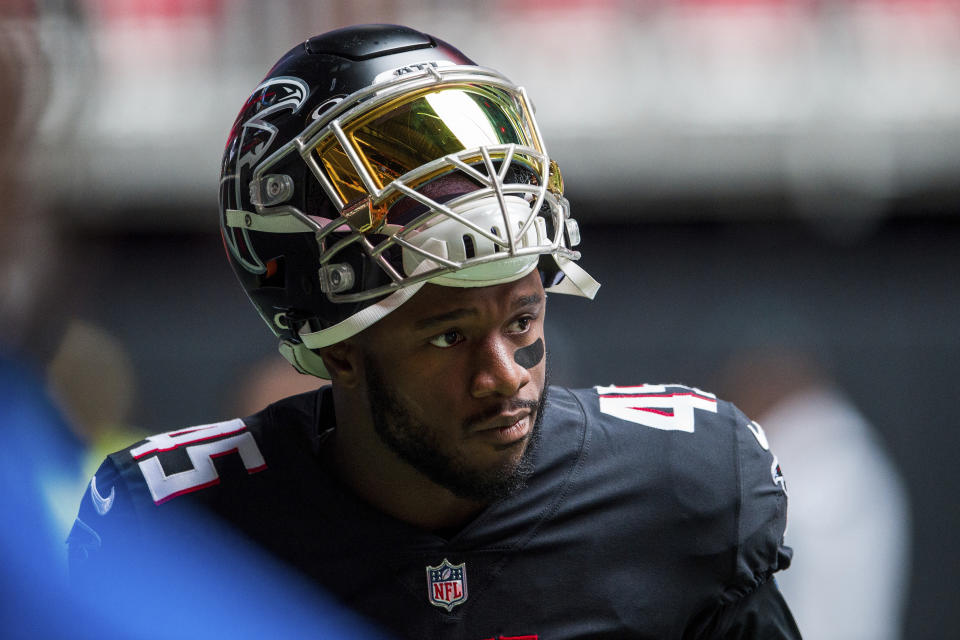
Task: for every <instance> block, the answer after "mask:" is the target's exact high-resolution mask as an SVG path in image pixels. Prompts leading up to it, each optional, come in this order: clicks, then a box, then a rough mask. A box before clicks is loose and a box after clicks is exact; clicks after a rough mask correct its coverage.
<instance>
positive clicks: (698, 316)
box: [0, 0, 960, 638]
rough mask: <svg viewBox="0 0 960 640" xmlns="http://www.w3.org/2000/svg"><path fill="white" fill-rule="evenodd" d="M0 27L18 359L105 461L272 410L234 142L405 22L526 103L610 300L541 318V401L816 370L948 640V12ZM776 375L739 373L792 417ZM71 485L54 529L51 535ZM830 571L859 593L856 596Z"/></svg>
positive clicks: (953, 325) (224, 7)
mask: <svg viewBox="0 0 960 640" xmlns="http://www.w3.org/2000/svg"><path fill="white" fill-rule="evenodd" d="M4 1H5V3H6V2H8V3H9V6H10V7H13V8H14V9H15V10H14V11H11V12H10V14H9V15H8V16H5V19H4V24H3V28H4V32H5V34H6V36H7V42H6V43H5V44H4V47H6V48H7V49H8V51H12V52H13V53H14V54H17V53H18V52H19V53H22V54H23V55H22V58H21V59H23V60H25V61H26V62H25V64H24V65H23V68H22V71H23V81H22V84H21V86H19V88H18V91H19V92H20V94H21V99H22V100H23V104H24V105H25V107H24V108H23V109H22V110H21V111H20V112H18V113H13V114H9V113H7V112H6V111H4V112H0V114H2V116H3V117H5V118H6V119H7V120H8V121H5V122H0V125H2V127H3V130H4V131H5V132H7V133H8V136H7V140H6V142H5V145H7V146H8V151H7V153H8V154H9V155H10V156H11V157H12V158H13V160H12V161H10V162H9V164H10V165H11V166H14V165H15V166H19V167H23V168H24V172H23V174H22V175H21V176H19V178H20V182H19V183H17V186H7V184H6V183H4V187H5V188H7V189H10V190H11V191H10V192H9V193H8V194H5V195H4V198H5V201H4V203H3V204H4V209H3V215H4V216H5V217H6V218H7V222H10V221H16V222H15V223H12V224H8V223H7V222H5V224H4V226H3V230H4V234H5V235H6V238H5V242H4V245H3V246H4V251H5V253H6V254H7V255H6V256H5V257H4V258H5V259H4V261H3V264H4V269H3V272H2V275H3V280H2V281H0V286H2V295H3V306H4V309H5V314H6V315H9V316H11V317H14V318H15V320H9V323H10V324H9V326H6V325H5V326H4V334H3V340H4V342H8V343H10V344H12V345H14V346H15V347H16V348H17V349H19V351H20V353H28V354H30V357H32V358H33V359H34V362H35V363H38V364H37V366H39V367H41V368H42V370H43V371H44V372H45V373H46V375H47V380H48V385H49V387H50V389H51V392H52V393H53V395H54V396H55V397H56V398H57V401H58V402H59V403H60V405H61V407H62V408H63V410H64V412H65V414H66V415H67V417H68V419H70V421H71V423H72V424H73V426H74V428H75V429H77V430H78V433H79V434H80V437H81V438H82V439H84V440H86V441H87V442H89V443H91V446H92V447H94V450H95V452H96V453H93V454H91V458H95V457H98V456H100V455H102V454H103V453H104V452H105V451H106V450H108V449H111V448H117V447H119V446H121V445H122V444H123V441H124V440H127V439H136V438H137V436H136V433H138V432H144V431H147V432H152V431H166V430H170V429H173V428H177V427H181V426H185V425H189V424H198V423H203V422H210V421H214V420H218V419H222V418H225V417H229V416H231V415H234V414H235V413H237V412H240V411H242V410H243V408H244V407H247V406H249V405H248V404H244V403H245V401H247V400H249V397H250V396H251V394H252V393H253V391H252V390H251V389H252V388H253V386H256V388H257V389H261V390H262V389H263V381H262V380H261V381H259V382H257V381H254V380H253V379H252V378H251V376H252V375H253V374H254V373H255V372H256V371H262V370H265V368H266V367H267V366H268V365H269V366H271V367H273V366H276V364H277V360H278V358H279V356H278V355H276V352H275V345H274V343H273V341H272V340H271V337H270V335H269V332H268V331H267V330H266V329H265V328H264V327H263V326H262V325H261V323H260V321H259V319H258V318H257V316H256V314H255V313H254V312H253V311H252V309H251V308H250V307H249V304H248V303H247V301H246V299H245V297H244V295H243V293H242V290H241V289H240V287H239V286H237V284H236V283H235V281H234V276H233V274H232V273H231V272H230V270H229V267H228V264H227V262H226V260H225V259H224V256H223V252H222V246H221V242H220V238H219V234H218V227H217V202H216V197H217V187H216V185H217V177H218V171H219V161H220V155H221V153H222V149H223V144H224V141H225V140H226V136H227V132H228V130H229V128H230V126H231V124H232V122H233V119H234V117H235V116H236V113H237V111H238V110H239V108H240V106H241V105H242V103H243V101H244V100H245V99H246V97H247V95H248V94H249V92H250V91H251V90H252V88H253V87H254V86H255V84H256V82H257V81H258V80H259V79H260V77H262V76H263V75H264V74H265V73H266V71H267V69H268V68H269V66H270V65H271V64H272V63H273V61H274V60H275V59H276V58H277V57H279V55H280V54H282V53H283V52H285V51H286V50H287V49H288V48H290V47H291V46H292V45H293V44H294V43H296V42H297V41H298V40H302V39H304V38H306V37H308V36H310V35H314V34H316V33H319V32H322V31H326V30H329V29H333V28H337V27H340V26H345V25H348V24H352V23H358V22H396V23H404V24H409V25H410V26H413V27H415V28H419V29H421V30H424V31H426V32H428V33H431V34H434V35H436V36H438V37H440V38H443V39H445V40H447V41H449V42H451V43H453V44H454V45H455V46H457V47H458V48H460V49H461V50H463V51H464V52H465V53H466V54H467V55H469V56H471V57H472V58H473V59H475V60H476V61H478V62H479V63H481V64H484V65H488V66H492V67H495V68H498V69H500V70H502V71H503V72H504V73H506V74H507V75H508V76H509V77H511V78H512V79H513V80H514V81H516V82H518V83H519V84H522V85H523V86H525V87H527V89H528V90H529V92H530V95H531V97H532V98H533V100H534V102H535V103H536V105H537V107H538V118H539V120H540V125H541V128H542V130H543V133H544V136H545V138H546V141H547V144H548V145H549V147H550V152H551V155H552V156H554V157H555V158H556V159H557V161H558V162H559V164H560V166H561V167H562V169H563V171H564V177H565V179H566V184H567V195H568V196H569V198H570V200H571V202H572V205H573V208H574V213H575V215H576V217H577V218H578V219H579V221H580V223H581V228H582V230H583V236H584V245H583V247H582V250H583V254H584V259H583V264H584V265H585V266H586V267H587V268H588V269H589V270H590V271H591V272H592V273H593V274H594V275H595V276H596V277H597V278H598V279H599V280H600V281H601V282H602V283H603V285H604V286H603V288H602V289H601V291H600V294H599V296H598V299H597V301H596V302H595V303H593V304H586V303H584V302H583V301H577V300H560V299H551V316H550V318H549V326H548V331H549V337H550V341H551V347H552V354H551V357H552V366H553V377H554V381H555V382H559V383H562V384H570V385H590V384H608V383H617V384H631V383H639V382H674V381H676V382H682V383H685V384H691V385H695V386H699V387H702V388H706V389H711V390H719V391H721V392H724V393H727V395H733V396H735V397H738V394H745V395H740V396H739V397H738V400H740V402H741V404H743V405H744V406H747V405H750V404H751V402H752V399H756V397H755V396H754V395H752V393H760V392H752V391H747V392H745V391H744V389H754V387H751V386H750V384H752V383H748V382H745V374H744V363H745V362H756V360H755V358H756V357H757V354H758V353H761V354H764V357H766V358H767V360H769V358H770V357H771V354H774V355H776V354H784V353H788V354H793V355H796V354H802V355H803V357H804V358H805V359H806V360H805V361H806V362H813V361H815V362H816V365H815V367H816V370H817V372H818V374H817V377H818V378H819V379H821V380H829V381H830V382H829V385H830V386H831V387H833V388H835V389H838V390H841V391H842V393H843V394H844V395H845V396H846V397H847V398H849V400H850V401H851V403H852V405H853V406H855V407H856V408H857V409H858V410H859V413H860V414H861V416H862V418H863V419H864V422H866V423H869V424H871V425H872V429H873V431H872V432H871V433H872V435H871V436H870V437H869V438H868V439H869V440H870V442H872V443H873V444H874V445H876V446H877V448H876V451H883V452H885V453H882V454H880V455H881V457H882V458H883V460H884V463H883V466H882V469H885V470H886V471H885V472H883V473H881V476H884V477H885V479H886V480H890V479H891V478H893V480H892V482H893V486H894V487H895V486H896V485H897V484H898V482H902V485H903V486H905V488H906V499H905V501H904V509H903V510H902V511H900V512H897V513H896V514H895V515H894V516H893V517H894V518H895V519H898V520H899V521H901V522H902V523H903V535H904V539H905V540H907V541H908V542H907V543H906V544H907V548H908V554H907V560H906V562H907V567H908V573H907V574H906V575H907V578H906V580H905V581H904V582H903V583H902V585H901V587H902V589H901V591H902V598H901V602H902V603H903V607H904V608H903V616H902V618H898V617H897V616H896V614H893V617H892V618H891V619H893V620H894V621H895V624H897V625H900V626H902V629H900V630H899V635H898V633H897V631H896V630H895V632H894V634H893V635H891V637H904V638H948V637H958V635H960V610H958V609H957V608H956V607H955V606H950V604H949V603H951V602H957V601H958V599H960V582H958V581H957V580H956V576H957V573H958V569H960V551H958V549H957V547H956V545H955V544H953V536H954V535H955V532H956V531H957V530H960V509H958V508H957V507H956V504H955V496H956V495H957V491H958V489H960V483H958V482H957V479H956V474H955V472H953V471H952V469H953V467H954V464H955V458H956V456H957V453H958V451H960V446H958V445H960V429H958V426H960V425H958V418H957V415H958V413H957V411H956V410H955V409H956V405H957V400H958V398H960V394H958V393H957V391H956V390H953V391H951V389H953V388H954V387H953V385H954V384H955V383H956V381H957V379H958V377H960V289H958V287H957V285H956V281H955V280H954V278H956V277H957V275H958V272H960V268H958V267H960V218H958V214H960V175H958V173H960V2H955V1H948V0H678V1H666V0H660V1H655V0H647V1H644V0H633V1H629V0H552V1H551V0H528V1H527V2H522V3H516V2H507V1H506V0H497V1H490V2H482V3H481V2H441V1H440V0H419V1H415V0H407V1H388V0H336V1H333V0H331V1H329V2H320V1H314V2H307V1H302V0H296V1H295V0H286V1H280V0H271V2H262V1H260V0H196V1H189V0H154V1H149V0H74V1H69V2H68V1H66V0H45V1H37V2H27V1H18V0H4ZM13 59H16V58H13ZM24 130H29V131H30V132H32V133H31V135H30V137H25V136H24V135H22V134H23V131H24ZM4 166H6V165H4ZM951 274H953V275H951ZM31 292H32V293H31ZM6 315H5V317H6ZM16 318H19V321H16ZM571 318H574V320H573V321H571ZM786 360H787V359H782V360H780V361H779V362H780V364H781V365H782V366H780V368H779V369H778V368H777V366H774V367H773V369H772V370H768V369H762V368H761V367H760V365H757V366H756V367H755V368H753V369H751V367H750V366H749V365H748V366H746V370H747V371H748V372H749V371H754V372H755V373H757V372H760V371H764V372H766V373H765V380H764V381H765V382H767V383H769V386H771V387H776V386H777V385H778V384H780V383H782V384H783V386H786V387H789V384H788V383H789V382H790V381H792V380H794V379H795V378H791V377H790V375H788V372H787V369H788V366H787V364H786ZM768 364H769V362H768ZM770 371H772V373H770ZM807 373H809V371H808V370H807ZM278 375H280V376H282V374H278ZM778 376H779V377H778ZM746 377H749V376H746ZM808 377H809V376H808ZM278 379H280V378H278ZM804 379H806V378H804ZM304 382H309V381H304V380H293V381H292V382H289V383H282V384H281V385H280V386H281V387H282V388H283V385H284V384H288V385H290V386H288V387H285V388H289V389H293V388H295V387H296V386H297V385H302V384H304ZM753 382H755V381H753ZM798 384H799V383H798ZM771 402H772V401H771ZM756 406H757V410H758V411H760V410H763V409H766V408H768V407H767V406H765V405H763V403H762V402H760V400H757V402H756ZM771 430H772V431H774V433H772V434H771V441H772V443H773V445H774V448H775V449H776V446H777V434H776V433H775V431H776V429H771ZM783 437H784V439H786V436H783ZM823 440H824V441H823V442H822V446H823V448H824V451H830V450H831V448H832V447H833V446H834V443H833V442H832V441H830V438H829V437H828V438H824V439H823ZM840 442H842V439H840V438H838V444H836V446H838V447H839V446H842V445H841V444H839V443H840ZM114 445H115V446H114ZM871 446H873V445H871ZM818 455H819V454H818ZM787 457H788V456H786V455H782V458H783V459H784V461H785V464H784V472H785V474H786V477H787V480H788V485H789V482H790V478H791V470H790V467H789V465H788V464H786V459H787ZM848 464H849V465H850V466H851V468H850V469H848V471H849V473H847V474H843V475H838V476H836V479H835V481H834V482H832V484H829V490H830V491H832V492H834V493H836V494H838V495H842V496H845V497H848V498H849V499H850V501H851V504H855V505H856V506H855V507H854V508H856V509H860V508H866V509H871V508H873V507H877V508H882V506H883V505H884V504H886V503H887V498H888V494H887V493H886V491H888V489H886V487H887V485H886V484H883V482H880V481H877V482H875V481H873V480H872V479H871V476H870V474H868V473H862V474H861V473H859V472H858V471H859V469H858V468H857V467H856V466H855V465H856V464H857V462H856V461H851V462H849V463H848ZM884 474H885V475H884ZM882 479H883V478H882ZM83 484H84V481H80V483H79V484H78V485H77V486H78V487H79V489H74V488H70V487H69V486H68V487H67V488H63V487H61V489H60V490H59V494H57V495H58V496H59V497H57V496H54V498H52V499H51V500H52V502H53V503H56V504H60V505H66V506H60V507H58V508H59V510H60V513H59V515H58V517H59V519H60V520H61V521H62V522H64V523H65V524H64V525H63V526H68V525H69V522H70V520H71V518H72V512H73V510H74V508H75V504H76V501H77V500H78V499H79V495H80V493H81V492H82V489H83ZM890 490H891V491H895V489H890ZM53 493H57V492H53ZM74 494H75V495H74ZM798 499H799V498H798ZM891 499H892V498H891ZM58 500H59V502H58ZM907 505H908V506H907ZM798 526H799V525H798ZM877 537H882V534H881V533H879V532H877V531H875V530H872V529H871V528H870V527H867V528H866V529H864V530H862V531H861V532H860V535H858V536H856V538H855V540H854V541H853V542H852V544H854V545H856V546H857V547H859V548H860V549H867V550H869V551H870V552H871V553H873V551H874V549H876V551H875V564H876V566H878V567H880V568H881V571H882V570H883V567H886V566H894V567H895V566H897V563H899V562H901V561H903V558H902V557H901V558H896V557H895V558H891V557H890V556H888V555H887V554H886V552H885V551H883V549H882V548H881V547H882V545H879V544H877V542H876V539H877ZM848 543H849V541H848ZM839 555H841V556H843V554H839ZM802 558H803V552H802V551H801V550H799V549H798V551H797V558H796V562H797V563H798V564H799V563H801V562H803V559H802ZM834 566H835V572H836V575H835V576H833V578H835V579H836V580H838V581H840V582H841V583H843V580H841V577H846V578H850V580H849V581H848V582H846V583H844V584H849V585H850V586H849V587H848V588H850V589H857V588H858V584H859V585H860V586H862V587H863V588H865V589H866V588H867V587H868V586H869V584H868V583H869V581H870V580H872V579H873V578H872V573H871V572H870V571H866V572H865V573H864V572H863V571H862V570H861V569H860V568H856V567H846V566H844V565H843V562H842V560H837V561H836V562H835V563H834ZM874 568H875V567H874ZM891 572H892V573H894V574H895V573H896V570H895V569H894V570H891ZM829 580H830V578H829V577H827V578H825V582H824V586H827V585H826V581H829ZM897 620H899V622H896V621H897ZM800 622H801V628H804V620H802V619H801V620H800ZM851 637H853V636H851ZM857 637H859V636H857Z"/></svg>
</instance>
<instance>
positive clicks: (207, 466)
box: [130, 418, 267, 505]
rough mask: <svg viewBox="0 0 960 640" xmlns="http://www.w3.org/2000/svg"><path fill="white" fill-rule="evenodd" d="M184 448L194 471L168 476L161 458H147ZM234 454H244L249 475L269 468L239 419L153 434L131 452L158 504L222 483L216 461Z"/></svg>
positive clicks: (242, 459) (243, 459)
mask: <svg viewBox="0 0 960 640" xmlns="http://www.w3.org/2000/svg"><path fill="white" fill-rule="evenodd" d="M215 438H218V439H216V440H215ZM180 447H185V449H186V452H187V457H189V459H190V463H191V464H192V465H193V468H192V469H187V470H186V471H180V472H177V473H172V474H170V475H167V474H166V473H165V472H164V471H163V467H162V466H161V464H160V460H159V458H158V457H157V456H152V457H149V458H147V457H146V456H148V455H150V454H152V453H161V452H164V451H172V450H174V449H178V448H180ZM231 453H236V454H239V455H240V460H241V461H243V466H244V468H245V469H246V470H247V473H250V474H253V473H257V472H259V471H263V470H264V469H266V468H267V463H266V461H265V460H264V459H263V455H262V454H261V453H260V449H259V448H258V447H257V442H256V440H254V438H253V434H252V433H250V432H249V431H247V425H245V424H244V423H243V420H240V419H239V418H237V419H234V420H229V421H227V422H218V423H215V424H208V425H202V426H199V427H192V428H190V429H185V430H182V431H169V432H167V433H160V434H157V435H153V436H150V437H149V438H147V441H146V442H145V443H144V444H142V445H140V446H138V447H134V448H133V449H131V450H130V454H131V455H132V456H133V458H134V460H138V463H137V464H138V465H139V467H140V472H141V473H143V479H144V481H146V483H147V488H148V489H150V495H151V497H152V498H153V502H154V504H157V505H160V504H163V503H164V502H167V501H168V500H172V499H174V498H176V497H177V496H182V495H183V494H185V493H191V492H193V491H199V490H200V489H205V488H207V487H212V486H214V485H217V484H219V483H220V476H219V474H218V473H217V468H216V466H215V465H214V460H215V459H216V458H219V457H221V456H225V455H230V454H231Z"/></svg>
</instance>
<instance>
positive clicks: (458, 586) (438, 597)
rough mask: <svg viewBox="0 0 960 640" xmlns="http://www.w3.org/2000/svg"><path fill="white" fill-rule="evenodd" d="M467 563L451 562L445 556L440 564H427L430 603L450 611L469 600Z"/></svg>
mask: <svg viewBox="0 0 960 640" xmlns="http://www.w3.org/2000/svg"><path fill="white" fill-rule="evenodd" d="M466 564H467V563H465V562H464V563H462V564H450V561H449V560H447V559H446V558H444V559H443V562H442V563H440V566H437V567H431V566H427V598H428V599H429V600H430V604H432V605H435V606H438V607H443V608H444V609H446V610H447V611H450V610H451V609H453V608H454V607H455V606H457V605H458V604H463V603H464V602H465V601H466V600H467V569H466Z"/></svg>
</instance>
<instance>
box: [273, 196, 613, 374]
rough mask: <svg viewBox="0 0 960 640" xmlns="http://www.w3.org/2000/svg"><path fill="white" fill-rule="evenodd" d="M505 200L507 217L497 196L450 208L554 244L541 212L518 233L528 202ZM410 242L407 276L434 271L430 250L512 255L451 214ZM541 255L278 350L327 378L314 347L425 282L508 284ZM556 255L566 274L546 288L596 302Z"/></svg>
mask: <svg viewBox="0 0 960 640" xmlns="http://www.w3.org/2000/svg"><path fill="white" fill-rule="evenodd" d="M504 203H505V204H506V209H507V215H506V216H504V215H503V213H502V211H501V208H500V204H499V202H498V201H497V199H496V197H495V196H490V197H489V198H483V199H481V200H476V201H473V202H468V203H464V204H461V205H457V206H455V207H452V209H453V211H454V212H455V213H457V214H458V215H461V216H463V217H464V218H466V219H468V220H470V222H471V223H473V224H475V225H476V226H477V227H479V228H481V229H483V230H484V231H486V230H489V231H490V235H493V236H496V237H497V238H501V239H503V240H508V239H509V238H511V237H513V238H514V241H513V243H512V244H513V245H514V246H515V247H517V249H524V248H530V247H537V246H544V245H546V246H549V245H550V244H551V243H550V239H549V238H548V237H547V230H546V225H545V223H544V220H543V219H542V218H541V217H539V216H537V217H536V218H534V223H533V224H531V225H530V226H529V227H528V228H527V229H526V231H525V232H524V233H523V235H522V236H519V234H520V231H521V230H522V226H523V223H524V222H525V221H526V220H527V218H528V217H529V216H530V205H529V204H528V203H527V202H526V201H525V200H523V199H522V198H519V197H517V196H505V197H504ZM508 224H509V225H510V228H508V226H507V225H508ZM407 240H408V241H409V242H410V244H412V245H413V246H415V247H417V248H418V249H422V250H423V252H424V253H423V254H421V253H418V252H416V251H414V250H410V249H406V248H405V249H404V250H403V269H404V272H405V273H406V275H407V276H415V275H417V274H419V273H424V272H426V271H429V270H431V269H435V268H436V267H437V266H438V265H437V263H436V262H434V261H433V260H431V259H430V257H429V255H430V254H432V255H435V256H438V257H440V258H442V259H445V260H453V261H456V262H462V261H465V260H468V259H470V258H474V257H487V256H491V255H494V254H496V253H500V252H503V253H504V254H508V253H509V250H508V249H507V248H505V247H503V246H502V245H500V244H498V243H497V242H495V241H494V240H493V239H491V238H490V237H489V236H488V235H487V234H486V233H478V232H477V231H476V230H472V229H470V228H468V227H466V226H465V225H464V224H463V223H461V222H460V221H458V220H456V219H454V218H450V217H443V218H440V219H439V220H435V221H434V222H432V223H431V224H429V226H428V227H427V228H425V229H423V230H422V231H420V232H419V233H417V234H416V235H411V236H410V237H408V238H407ZM539 259H540V254H532V255H525V256H515V257H512V258H511V257H504V258H503V259H500V260H493V261H491V262H486V263H483V264H478V265H474V266H472V267H467V268H465V269H460V270H458V271H453V272H450V273H445V274H443V275H440V276H436V277H434V278H431V279H430V280H426V281H423V282H418V283H416V284H413V285H410V286H408V287H404V288H403V289H400V290H398V291H395V292H394V293H392V294H390V295H388V296H387V297H385V298H384V299H382V300H380V301H379V302H376V303H374V304H372V305H370V306H368V307H366V308H364V309H362V310H361V311H358V312H357V313H355V314H354V315H352V316H350V317H349V318H347V319H346V320H343V321H341V322H338V323H337V324H335V325H333V326H330V327H327V328H326V329H321V330H320V331H304V330H301V331H300V333H299V336H300V340H301V341H302V343H301V344H294V343H292V342H289V341H283V342H281V343H280V347H279V348H280V353H281V354H282V355H283V356H284V357H285V358H286V359H287V360H288V361H289V362H290V364H292V365H293V366H294V367H296V369H297V370H298V371H300V372H301V373H307V374H311V375H314V376H317V377H320V378H327V379H329V378H330V374H329V372H328V371H327V368H326V366H325V365H324V363H323V359H322V358H321V357H320V356H319V355H318V354H317V353H316V352H315V351H313V349H322V348H323V347H328V346H330V345H332V344H336V343H338V342H341V341H343V340H346V339H347V338H350V337H353V336H355V335H357V334H358V333H360V332H361V331H363V330H364V329H366V328H367V327H370V326H371V325H373V324H374V323H376V322H378V321H380V320H382V319H383V318H385V317H386V316H387V315H388V314H390V313H391V312H392V311H393V310H394V309H396V308H397V307H399V306H400V305H402V304H403V303H405V302H406V301H407V300H409V299H410V298H412V297H413V296H414V294H416V293H417V292H418V291H419V290H420V288H421V287H423V285H424V284H426V283H427V282H431V283H433V284H437V285H441V286H445V287H489V286H493V285H497V284H504V283H507V282H513V281H515V280H519V279H521V278H523V277H525V276H526V275H528V274H530V273H531V272H533V271H534V270H535V269H536V268H537V263H538V262H539ZM554 259H555V260H556V262H557V266H558V267H559V269H560V271H562V272H563V274H564V276H565V277H564V278H563V280H561V281H560V283H559V284H557V285H555V286H552V287H550V288H548V289H547V291H548V292H551V293H563V294H568V295H576V296H581V297H585V298H590V299H591V300H592V299H593V297H594V296H595V295H596V294H597V290H598V289H599V288H600V284H599V283H598V282H597V281H596V280H594V279H593V278H592V277H590V275H589V274H588V273H587V272H586V271H584V270H583V269H582V268H581V267H579V266H578V265H577V264H576V263H575V262H573V261H572V260H569V259H567V258H565V257H562V256H558V255H554Z"/></svg>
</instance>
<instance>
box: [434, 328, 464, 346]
mask: <svg viewBox="0 0 960 640" xmlns="http://www.w3.org/2000/svg"><path fill="white" fill-rule="evenodd" d="M463 339H464V338H463V334H462V333H460V332H459V331H447V332H445V333H441V334H440V335H436V336H434V337H432V338H430V344H432V345H433V346H435V347H440V348H441V349H446V348H448V347H452V346H453V345H455V344H459V343H460V342H463Z"/></svg>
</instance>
